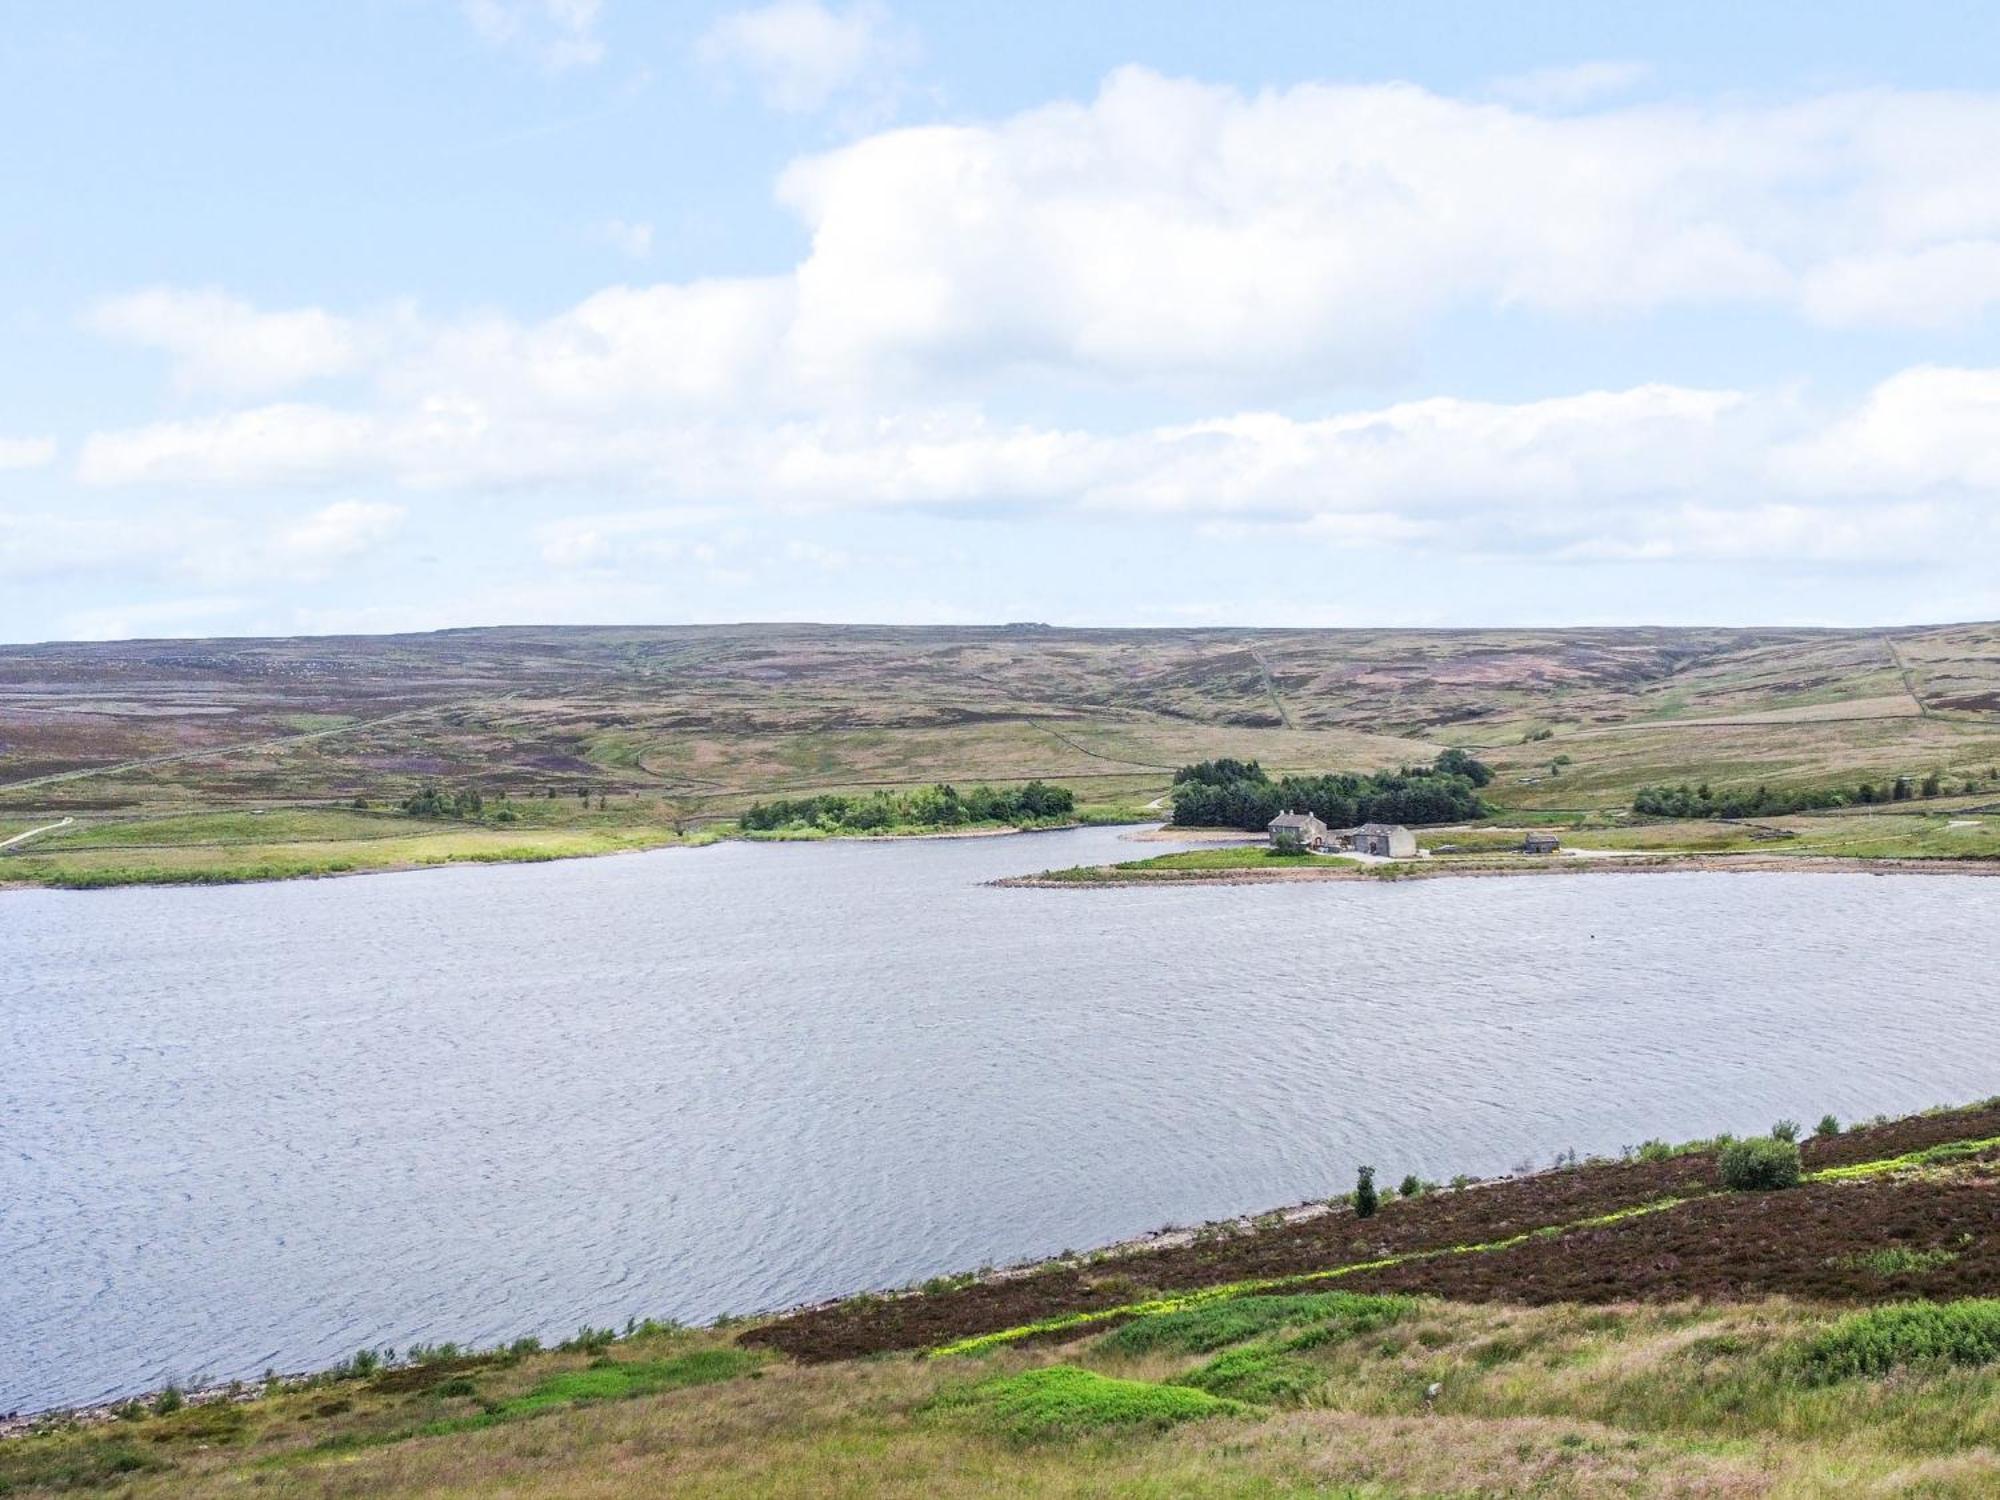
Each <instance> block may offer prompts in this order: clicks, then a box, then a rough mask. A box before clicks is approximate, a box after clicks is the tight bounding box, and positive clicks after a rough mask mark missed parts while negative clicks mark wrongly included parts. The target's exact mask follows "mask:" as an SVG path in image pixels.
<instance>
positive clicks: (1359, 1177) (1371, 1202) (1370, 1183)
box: [1354, 1167, 1379, 1219]
mask: <svg viewBox="0 0 2000 1500" xmlns="http://www.w3.org/2000/svg"><path fill="white" fill-rule="evenodd" d="M1354 1176H1355V1181H1354V1216H1355V1218H1357V1219H1372V1218H1374V1217H1375V1210H1376V1208H1377V1206H1378V1203H1379V1200H1378V1199H1377V1198H1376V1196H1375V1169H1374V1168H1373V1167H1360V1168H1357V1169H1356V1171H1355V1174H1354Z"/></svg>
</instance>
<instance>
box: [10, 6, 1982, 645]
mask: <svg viewBox="0 0 2000 1500" xmlns="http://www.w3.org/2000/svg"><path fill="white" fill-rule="evenodd" d="M1995 617H2000V6H1993V5H1991V4H1988V3H1984V0H1953V3H1946V0H1905V3H1903V4H1900V5H1898V6H1895V7H1885V6H1881V5H1879V4H1874V3H1871V4H1849V3H1841V0H1813V3H1799V4H1784V3H1777V0H1768V3H1759V4H1756V5H1744V4H1741V3H1740V0H1737V3H1733V4H1726V5H1725V4H1703V3H1679V4H1676V5H1673V6H1652V7H1638V6H1606V5H1603V4H1601V3H1595V0H1592V3H1578V4H1556V3H1533V0H1520V3H1513V4H1504V5H1500V4H1492V3H1464V4H1443V3H1423V0H1404V3H1398V4H1394V5H1391V4H1387V3H1379V4H1358V3H1347V0H1316V3H1297V4H1291V3H1258V0H1239V3H1237V4H1233V5H1230V6H1226V7H1222V6H1214V5H1209V4H1197V3H1189V4H1181V3H1177V0H1144V3H1126V0H1094V3H1092V4H1089V5H1077V4H1075V3H1073V0H1070V3H1062V4H1054V3H1049V4H1044V3H1037V0H1014V3H1010V4H1008V5H1005V6H997V5H966V4H962V3H919V0H852V3H844V0H831V3H821V0H777V3H775V4H766V5H750V6H731V5H727V4H720V5H718V4H705V3H694V0H675V3H650V4H649V3H642V0H287V3H285V4H282V5H272V4H268V3H265V0H184V3H180V4H175V5H161V4H158V3H156V0H65V3H61V4H50V3H47V0H0V640H7V641H39V640H66V639H115V638H124V637H133V636H212V635H268V634H304V633H312V634H319V633H346V632H379V631H400V630H427V629H436V628H443V627H450V626H468V625H494V624H592V623H677V622H689V621H734V620H826V621H876V622H887V623H983V622H1005V621H1024V620H1038V621H1046V622H1049V623H1053V624H1067V625H1152V626H1190V625H1334V626H1339V625H1355V626H1380V625H1402V626H1466V625H1586V624H1695V623H1707V624H1787V625H1889V624H1905V623H1921V622H1932V621H1947V620H1966V619H1991V618H1995Z"/></svg>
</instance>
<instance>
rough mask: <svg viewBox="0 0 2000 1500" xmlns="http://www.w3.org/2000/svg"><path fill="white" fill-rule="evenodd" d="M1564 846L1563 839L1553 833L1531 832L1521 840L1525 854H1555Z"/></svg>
mask: <svg viewBox="0 0 2000 1500" xmlns="http://www.w3.org/2000/svg"><path fill="white" fill-rule="evenodd" d="M1560 848H1562V840H1561V839H1559V838H1557V837H1556V836H1555V835H1554V834H1553V833H1531V834H1529V835H1528V836H1527V837H1526V838H1524V839H1522V840H1521V852H1522V853H1523V854H1554V853H1555V852H1556V850H1558V849H1560Z"/></svg>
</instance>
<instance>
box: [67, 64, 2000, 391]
mask: <svg viewBox="0 0 2000 1500" xmlns="http://www.w3.org/2000/svg"><path fill="white" fill-rule="evenodd" d="M1940 141H1951V142H1954V143H1956V149H1953V150H1950V151H1941V150H1938V149H1937V144H1938V142H1940ZM1995 154H2000V99H1996V98H1989V97H1986V96H1974V95H1936V96H1933V95H1914V94H1898V93H1894V92H1889V91H1880V92H1872V93H1865V94H1850V95H1836V96H1828V97H1825V98H1820V99H1813V100H1807V101H1804V102H1802V103H1796V104H1784V105H1736V104H1730V105H1717V106H1702V105H1675V106H1647V107H1626V108H1606V109H1600V110H1596V111H1592V112H1587V113H1581V114H1574V115H1561V116H1546V115H1541V114H1536V113H1533V112H1531V111H1525V110H1521V109H1517V108H1512V107H1509V106H1506V105H1503V104H1497V103H1490V102H1479V101H1467V100H1462V99H1453V98H1448V97H1444V96H1440V95H1437V94H1432V93H1429V92H1426V91H1424V90H1422V89H1417V88H1412V87H1408V86H1390V87H1359V86H1338V87H1335V86H1324V85H1302V86H1299V87H1296V88H1291V89H1287V90H1282V91H1272V92H1267V93H1263V94H1258V95H1255V96H1246V95H1244V94H1242V93H1240V92H1238V91H1236V90H1234V89H1230V88H1225V87H1217V86H1211V85H1206V84H1200V83H1193V82H1189V81H1186V80H1178V79H1170V78H1165V77H1162V76H1160V75H1158V74H1156V73H1153V72H1150V71H1147V70H1145V69H1139V68H1128V69H1123V70H1120V71H1119V72H1117V73H1115V74H1113V75H1111V76H1110V77H1109V78H1107V79H1106V80H1105V82H1104V84H1103V86H1102V88H1101V89H1100V90H1099V92H1098V94H1097V95H1096V97H1095V98H1094V99H1092V100H1090V101H1088V102H1085V103H1075V104H1071V103H1062V104H1054V105H1049V106H1046V107H1043V108H1039V109H1034V110H1029V111H1026V112H1024V113H1022V114H1019V115H1016V116H1013V117H1011V118H1009V119H1005V120H1001V121H998V122H995V123H991V124H979V125H962V126H932V127H925V128H918V129H902V130H890V131H883V132H879V133H877V134H874V135H871V136H868V137H866V138H864V139H861V140H859V141H856V142H854V143H853V144H851V145H848V146H846V147H843V148H840V149H838V150H834V151H829V152H825V153H822V154H819V155H815V156H811V157H807V158H804V159H802V160H799V161H797V162H795V163H793V164H792V165H791V166H790V167H789V168H788V169H787V170H786V171H785V172H784V173H783V174H782V176H781V177H780V179H779V181H778V184H777V192H778V196H779V199H780V201H781V202H782V203H783V204H784V205H785V206H787V207H788V208H789V209H790V210H791V211H792V212H793V213H795V214H796V215H797V217H798V218H799V220H800V222H801V224H802V225H803V227H804V228H805V229H806V230H807V232H808V233H809V235H810V249H809V251H808V253H807V254H806V255H805V256H804V258H803V259H802V260H800V262H799V263H798V264H797V265H796V266H794V267H793V268H791V269H790V270H789V271H787V272H783V273H779V274H773V275H768V276H760V277H748V278H727V277H721V278H713V279H705V280H698V281H690V282H678V283H675V282H669V283H660V284H656V285H650V286H619V287H611V288H607V289H606V290H604V291H602V292H600V293H598V294H596V295H595V296H593V297H590V298H587V299H585V300H584V301H583V302H581V303H579V304H578V305H577V306H576V307H574V308H572V309H571V310H569V311H568V312H566V313H563V314H560V315H558V316H556V317H554V318H550V319H546V320H543V321H541V322H535V323H523V322H520V321H518V320H513V319H508V318H504V317H499V316H490V317H479V318H471V319H462V320H459V321H456V322H446V323H442V324H440V323H436V322H432V323H428V324H426V323H424V322H423V321H422V320H420V319H418V318H417V317H416V315H415V314H414V313H407V312H404V313H399V314H398V315H396V316H394V317H390V318H379V317H378V318H364V319H355V318H349V317H343V316H340V315H338V314H336V313H333V312H330V311H327V310H325V309H320V308H296V309H282V310H268V311H267V310H258V309H255V308H252V307H249V306H248V305H246V304H244V303H242V302H240V301H237V300H235V299H233V298H230V297H227V296H225V295H223V294H221V293H217V292H176V291H171V290H154V291H150V292H142V293H137V294H134V295H132V296H130V297H123V298H117V299H113V300H112V301H110V302H108V303H105V304H103V305H101V306H100V307H99V308H98V309H97V310H96V313H95V315H94V322H95V324H96V326H97V327H99V328H100V329H102V330H103V331H105V332H106V333H108V334H111V335H112V336H115V337H121V338H125V339H130V340H135V341H138V342H141V343H144V344H147V345H150V346H153V347H158V348H161V349H164V350H166V351H168V352H169V353H171V354H173V355H174V357H175V359H176V367H175V368H176V376H175V378H176V382H177V385H179V386H180V387H181V388H182V389H184V390H191V391H203V390H207V391H217V392H223V393H232V392H233V393H236V394H240V395H250V396H258V395H275V394H279V393H281V392H282V391H285V390H287V389H289V388H292V387H295V386H297V385H299V384H301V383H303V382H305V381H309V380H313V379H318V378H322V377H325V376H328V375H334V374H343V373H352V372H354V371H356V370H358V369H366V370H368V371H370V372H372V373H374V374H375V375H376V376H377V377H378V378H379V379H380V380H381V381H382V382H383V383H384V384H385V385H388V386H391V387H394V388H396V389H398V390H401V391H404V392H406V393H417V394H420V395H422V396H423V397H425V398H429V397H455V396H457V395H460V394H465V393H473V394H476V395H478V396H479V397H480V399H482V400H486V401H489V402H491V401H495V400H501V399H502V398H503V395H504V394H505V392H508V391H511V392H512V396H511V397H507V398H506V399H510V400H515V401H517V402H519V403H520V404H523V405H528V406H532V405H535V404H537V403H541V402H549V401H553V402H555V403H557V404H569V403H573V402H578V401H585V402H588V401H612V402H615V401H632V400H643V401H655V402H663V403H671V404H673V405H676V406H679V405H684V404H697V405H698V404H702V403H709V404H711V405H713V404H716V403H724V402H726V403H729V404H731V405H732V406H737V407H741V406H744V405H751V406H757V407H761V408H786V409H801V408H804V409H825V408H827V407H829V406H834V405H850V406H851V405H854V404H857V403H867V402H870V401H876V402H885V401H887V402H893V401H898V400H904V399H908V398H909V396H910V395H911V394H912V393H919V394H923V395H926V396H933V395H935V394H936V393H938V392H939V391H940V390H944V389H950V390H955V391H956V392H958V393H960V394H961V395H962V396H965V397H967V398H969V399H979V397H980V395H981V393H982V392H984V391H985V390H986V389H987V388H988V387H989V386H990V385H991V384H992V383H993V382H994V381H995V380H996V379H1000V378H1007V377H1010V376H1014V375H1020V374H1027V375H1030V376H1033V375H1058V376H1061V377H1063V378H1065V379H1069V380H1073V381H1079V382H1085V383H1089V384H1092V385H1096V386H1099V387H1103V388H1107V389H1148V388H1152V389H1157V388H1163V387H1170V388H1172V389H1174V390H1175V391H1176V392H1177V393H1179V394H1183V395H1186V394H1188V393H1193V394H1195V395H1198V396H1201V397H1205V398H1206V399H1208V400H1209V401H1211V402H1212V403H1213V404H1215V405H1217V406H1223V407H1228V406H1235V405H1241V404H1245V403H1254V402H1260V401H1271V402H1274V403H1275V402H1280V401H1289V400H1297V399H1300V398H1301V397H1305V396H1312V395H1317V394H1320V393H1322V392H1324V391H1326V390H1328V389H1330V388H1333V387H1336V386H1339V385H1342V384H1355V383H1365V382H1368V381H1371V380H1374V379H1377V378H1378V377H1380V376H1382V375H1384V374H1385V373H1389V374H1395V375H1397V376H1399V377H1402V376H1407V374H1408V372H1409V368H1410V365H1411V362H1412V361H1413V359H1414V358H1415V357H1416V354H1417V351H1419V350H1420V349H1421V348H1422V347H1423V343H1424V336H1425V334H1426V333H1427V331H1428V330H1429V329H1430V328H1431V327H1432V326H1433V325H1435V324H1436V323H1437V322H1438V321H1439V320H1441V319H1443V318H1446V317H1448V316H1450V315H1452V314H1453V313H1456V312H1459V311H1462V310H1465V309H1480V310H1487V311H1513V312H1517V313H1527V314H1533V315H1538V316H1542V317H1547V318H1556V319H1566V318H1586V317H1588V318H1596V317H1601V316H1603V315H1605V314H1637V313H1647V312H1652V311H1657V310H1662V309H1674V308H1684V307H1694V306H1709V307H1715V306H1729V305H1738V306H1763V307H1772V308H1777V309H1781V310H1790V311H1792V312H1793V313H1795V314H1796V315H1798V316H1801V317H1803V318H1806V319H1809V320H1812V321H1815V322H1822V323H1828V324H1837V325H1842V326H1852V325H1866V326H1911V327H1926V326H1935V325H1937V324H1939V323H1941V322H1951V321H1955V320H1959V319H1963V318H1969V317H1976V316H1979V315H1980V314H1981V313H1982V311H1984V310H1986V309H1989V308H1990V307H1991V306H1992V305H1993V304H1994V303H1995V302H1996V301H2000V179H1995V178H1994V177H1993V175H1992V174H1991V173H1990V172H1987V171H1986V170H1985V169H1984V165H1983V164H1984V162H1985V161H1986V160H1987V159H1988V158H1990V157H1991V156H1993V155H1995ZM644 227H645V226H635V225H629V224H619V225H616V226H607V227H606V228H605V229H604V230H603V231H602V233H604V234H605V235H606V236H607V237H608V238H610V239H611V240H612V241H613V242H616V243H620V244H622V245H623V247H624V248H625V249H626V250H628V251H631V250H636V249H642V248H644V247H645V244H646V243H647V242H648V241H647V236H646V235H645V234H644V233H643V230H644ZM614 230H615V232H614Z"/></svg>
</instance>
